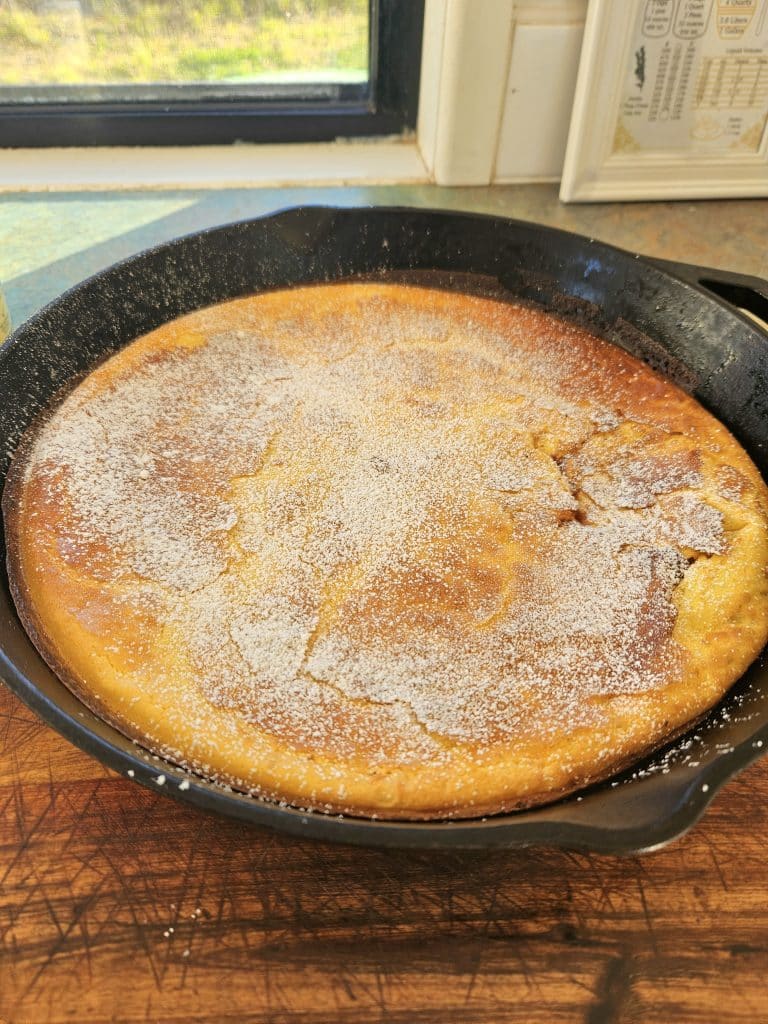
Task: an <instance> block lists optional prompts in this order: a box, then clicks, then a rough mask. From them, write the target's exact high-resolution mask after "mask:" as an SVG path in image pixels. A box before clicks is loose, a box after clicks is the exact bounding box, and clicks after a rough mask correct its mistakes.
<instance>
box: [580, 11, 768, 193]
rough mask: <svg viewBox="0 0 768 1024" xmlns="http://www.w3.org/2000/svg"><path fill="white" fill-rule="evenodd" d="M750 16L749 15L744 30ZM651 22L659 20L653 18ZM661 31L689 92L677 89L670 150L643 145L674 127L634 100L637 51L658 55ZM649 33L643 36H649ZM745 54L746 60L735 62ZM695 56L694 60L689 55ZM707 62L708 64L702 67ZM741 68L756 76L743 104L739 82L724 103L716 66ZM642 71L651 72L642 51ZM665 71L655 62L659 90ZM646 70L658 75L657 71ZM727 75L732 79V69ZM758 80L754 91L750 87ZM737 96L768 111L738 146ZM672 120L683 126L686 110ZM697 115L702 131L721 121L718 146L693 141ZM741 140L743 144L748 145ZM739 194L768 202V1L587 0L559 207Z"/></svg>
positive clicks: (714, 142) (712, 142)
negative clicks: (639, 137)
mask: <svg viewBox="0 0 768 1024" xmlns="http://www.w3.org/2000/svg"><path fill="white" fill-rule="evenodd" d="M745 11H746V15H750V17H749V19H748V20H747V21H746V24H745V17H746V15H745ZM729 12H730V13H729ZM694 15H695V17H696V18H697V19H698V24H697V25H693V23H692V22H691V21H690V20H689V22H688V23H686V22H685V20H684V19H685V18H686V17H689V18H692V17H694ZM651 16H653V18H655V19H656V20H655V21H653V20H649V18H651ZM729 18H730V19H732V20H730V21H729V20H728V19H729ZM739 18H740V19H741V20H740V21H739ZM705 22H706V23H705ZM692 25H693V27H692ZM702 26H703V27H702ZM649 30H650V33H651V34H650V36H649V35H648V34H647V33H648V32H649ZM664 32H666V35H667V36H668V44H669V47H670V50H669V52H670V53H674V52H675V51H676V52H677V54H678V62H679V64H680V68H679V73H678V81H679V80H680V78H681V77H682V75H683V71H684V67H683V64H682V62H683V61H687V63H688V80H689V85H688V92H687V94H686V92H685V89H681V90H680V91H681V92H682V94H683V96H684V97H686V98H685V102H686V103H687V106H688V109H687V111H686V112H684V114H683V116H682V122H681V128H683V129H684V130H681V131H680V132H679V137H680V145H677V144H675V145H674V146H673V145H670V141H669V139H670V136H669V135H667V139H666V142H665V143H664V145H663V146H661V147H655V146H654V145H653V144H648V142H647V137H648V136H653V135H654V132H655V133H656V134H657V135H658V134H659V133H660V132H663V131H664V130H668V129H670V128H671V125H667V126H666V129H665V128H660V127H659V126H658V125H657V124H655V123H654V124H649V121H650V114H649V109H648V99H647V94H646V98H645V99H644V100H642V102H641V101H640V100H638V99H636V97H637V96H639V95H640V93H639V90H640V89H642V87H643V85H644V84H645V83H644V82H641V81H640V77H639V75H638V70H637V65H638V59H639V58H638V54H639V51H640V48H641V46H642V45H644V44H645V42H647V43H648V49H649V50H651V51H652V52H653V53H656V54H657V55H658V54H659V47H660V46H661V45H662V43H661V42H660V41H659V40H660V38H661V34H662V33H664ZM686 32H687V33H688V34H686ZM643 33H646V36H645V38H643ZM692 33H698V34H697V35H695V34H692ZM729 33H730V35H729ZM664 45H666V44H664ZM707 47H709V50H710V54H711V53H712V52H715V51H716V52H718V53H720V54H722V55H721V56H715V57H712V56H709V57H707V56H706V55H705V51H706V48H707ZM713 47H714V51H713ZM718 47H719V50H718ZM740 50H741V52H742V54H743V57H742V58H739V51H740ZM689 51H690V53H691V54H693V56H690V57H689ZM680 54H683V56H682V57H680ZM705 60H709V61H710V64H709V65H706V66H705V64H704V61H705ZM739 60H740V61H741V66H745V67H746V66H747V65H746V64H745V63H744V62H745V61H748V62H749V63H748V67H749V73H750V74H751V75H752V76H753V78H752V79H750V91H749V94H748V96H747V99H743V98H742V99H741V100H740V99H739V97H740V93H739V91H738V88H739V87H738V83H737V85H736V86H735V87H734V88H732V89H731V91H730V92H728V93H726V94H724V95H723V96H721V93H723V89H722V88H721V87H720V85H718V84H717V82H715V79H714V77H713V76H714V75H715V70H716V71H717V74H719V75H720V80H719V81H720V83H722V80H723V78H722V72H721V71H720V67H721V66H724V67H725V68H726V69H732V67H733V64H734V62H738V61H739ZM713 61H715V62H717V61H720V63H719V64H717V63H713ZM728 62H730V63H728ZM755 62H757V63H755ZM642 63H643V64H645V50H644V51H643V55H642ZM633 68H634V71H633ZM660 68H661V58H660V57H659V63H658V65H657V68H656V71H657V74H656V79H655V82H658V78H659V77H660V75H661V71H660ZM710 68H711V69H712V70H711V71H710V70H709V69H710ZM755 69H757V72H756V74H757V77H755ZM650 71H651V73H653V68H651V69H650ZM643 72H644V69H643ZM727 73H728V74H732V71H731V70H728V72H727ZM633 74H634V75H635V77H636V81H637V83H638V84H636V85H635V86H633V85H632V84H631V76H632V75H633ZM666 74H667V75H668V76H669V74H670V72H669V71H667V72H666ZM643 77H644V76H643ZM710 79H711V81H710ZM753 80H754V82H756V83H757V84H756V85H755V86H754V88H752V84H753ZM729 81H731V79H729ZM744 81H746V74H745V77H744ZM716 85H717V91H715V86H716ZM729 88H730V87H729ZM633 89H635V96H633V94H632V93H633ZM707 90H709V91H707ZM763 94H765V98H764V100H763ZM734 97H735V100H734V102H736V103H737V104H738V103H739V102H741V109H742V111H743V107H744V103H745V102H746V103H749V102H753V101H755V100H756V102H757V103H758V104H760V106H761V107H762V104H763V102H764V103H765V113H766V117H765V118H764V119H763V122H762V128H761V129H760V128H759V121H756V122H755V124H754V125H753V126H751V132H752V134H751V135H749V133H747V132H745V133H744V134H743V135H742V136H741V137H738V138H737V139H736V141H734V140H733V139H731V138H730V137H729V134H728V133H730V134H733V132H734V131H736V128H734V127H733V126H734V125H737V123H738V116H736V115H737V114H738V111H737V110H736V109H735V108H734V111H733V112H732V111H730V110H728V109H726V108H727V104H728V103H729V102H731V99H732V98H734ZM707 103H709V104H710V106H712V105H713V104H715V105H716V108H717V109H715V106H712V111H711V116H710V115H709V114H708V113H707V111H706V109H705V108H706V104H707ZM633 104H634V106H633ZM643 104H644V106H643ZM641 107H642V108H643V109H642V110H641V109H640V108H641ZM731 113H732V114H733V117H732V118H731V120H730V121H728V123H727V124H726V128H725V129H723V124H724V123H725V121H727V117H726V115H729V114H731ZM753 113H754V111H752V114H753ZM675 114H676V115H677V117H678V119H679V115H680V109H677V110H676V111H675ZM700 115H701V116H700ZM694 116H695V117H696V118H698V120H697V121H696V125H698V124H701V123H704V124H705V126H706V123H707V118H709V121H710V122H711V123H712V124H715V125H716V127H718V124H717V123H716V122H719V127H720V136H719V137H718V138H717V139H716V140H714V139H706V138H705V141H703V142H702V141H701V138H702V136H701V134H699V136H698V137H694V135H695V128H694V127H685V119H686V117H687V118H688V121H689V122H690V119H691V118H693V117H694ZM630 117H635V118H638V120H630V122H629V123H630V125H631V126H632V127H634V125H635V124H639V123H640V121H645V124H644V125H642V126H641V128H642V131H644V132H645V134H646V143H645V145H639V144H637V142H636V140H635V137H634V136H633V135H632V134H631V133H630V132H628V131H627V130H626V123H627V119H628V118H630ZM655 120H656V118H654V122H655ZM622 133H623V134H622ZM741 139H746V140H747V141H746V142H744V143H742V142H741ZM617 140H618V141H617ZM737 196H768V0H751V2H750V0H741V3H739V2H737V0H621V2H620V3H619V2H616V0H589V7H588V10H587V19H586V24H585V28H584V41H583V45H582V52H581V60H580V63H579V74H578V79H577V83H576V91H575V95H574V104H573V111H572V115H571V123H570V129H569V134H568V144H567V148H566V155H565V163H564V167H563V175H562V179H561V187H560V198H561V200H562V201H563V202H594V201H611V200H642V199H703V198H716V197H718V198H719V197H737Z"/></svg>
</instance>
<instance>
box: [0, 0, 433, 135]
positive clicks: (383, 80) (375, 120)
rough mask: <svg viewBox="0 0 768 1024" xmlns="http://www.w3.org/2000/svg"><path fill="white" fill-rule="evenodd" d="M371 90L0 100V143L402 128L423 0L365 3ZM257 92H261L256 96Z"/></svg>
mask: <svg viewBox="0 0 768 1024" xmlns="http://www.w3.org/2000/svg"><path fill="white" fill-rule="evenodd" d="M370 11H371V19H370V42H369V46H370V79H369V83H370V89H369V90H368V89H367V88H366V87H363V86H357V85H354V84H352V85H341V86H339V89H338V93H337V96H336V97H334V98H332V99H327V100H322V99H318V98H317V89H314V90H313V89H312V87H311V86H309V87H308V89H307V92H306V93H305V94H304V95H302V93H301V90H297V89H296V88H292V89H291V90H290V92H291V95H290V96H288V97H287V98H285V99H275V98H274V94H275V86H273V85H269V86H265V87H263V88H261V89H259V88H258V87H257V95H256V97H249V98H248V99H242V98H237V99H208V100H195V99H189V100H178V101H172V100H170V101H169V100H142V101H131V100H127V101H121V102H108V101H105V102H96V103H94V102H59V103H43V102H41V103H34V104H30V103H26V104H24V103H0V146H3V147H9V148H17V147H24V148H26V147H30V148H42V147H54V146H200V145H223V144H231V143H234V142H248V143H285V142H331V141H334V140H336V139H339V138H358V137H370V136H377V135H378V136H387V135H390V136H391V135H403V134H407V133H410V132H412V131H413V129H414V128H415V125H416V115H417V110H418V97H419V81H420V73H421V46H422V33H423V26H424V0H370ZM258 92H261V94H262V96H263V98H262V99H259V98H258Z"/></svg>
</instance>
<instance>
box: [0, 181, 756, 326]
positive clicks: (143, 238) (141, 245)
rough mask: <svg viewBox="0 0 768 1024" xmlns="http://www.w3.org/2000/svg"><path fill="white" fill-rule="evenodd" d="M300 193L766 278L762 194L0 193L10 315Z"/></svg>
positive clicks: (1, 263) (314, 200)
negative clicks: (473, 215) (465, 218)
mask: <svg viewBox="0 0 768 1024" xmlns="http://www.w3.org/2000/svg"><path fill="white" fill-rule="evenodd" d="M304 204H321V205H333V206H356V205H395V206H401V205H405V206H421V207H430V206H431V207H441V208H445V209H452V210H469V211H475V212H479V213H492V214H496V215H500V216H507V217H518V218H521V219H523V220H531V221H537V222H539V223H542V224H550V225H553V226H556V227H560V228H564V229H566V230H569V231H576V232H579V233H581V234H586V235H589V236H590V237H593V238H599V239H601V240H602V241H606V242H611V243H612V244H614V245H618V246H620V247H622V248H625V249H629V250H631V251H633V252H639V253H643V254H645V255H652V256H661V257H665V258H667V259H674V260H682V261H687V262H691V263H698V264H700V265H704V266H712V267H721V268H728V269H731V270H737V271H741V272H742V273H748V274H755V275H757V276H759V277H764V278H768V200H763V199H744V200H709V201H697V202H675V203H604V204H590V205H571V206H565V205H563V204H562V203H560V202H559V201H558V199H557V186H556V185H522V186H495V187H491V188H441V187H439V186H436V185H412V186H376V187H350V188H308V187H305V188H281V189H273V188H254V189H222V190H185V191H162V192H160V191H126V192H57V193H17V194H14V193H6V194H5V195H3V196H2V197H0V285H1V286H2V288H3V290H4V292H5V296H6V300H7V303H8V307H9V310H10V314H11V320H12V322H13V324H14V325H15V326H18V325H19V324H20V323H21V322H22V321H23V320H25V319H26V318H27V317H29V316H30V315H31V314H32V313H34V312H35V311H36V310H37V309H39V308H40V307H41V306H43V305H45V304H46V303H47V302H50V301H51V300H52V299H54V298H55V297H56V296H57V295H59V294H61V292H63V291H65V290H66V289H67V288H70V287H72V285H75V284H77V283H78V282H79V281H82V280H83V279H84V278H86V277H89V276H90V275H91V274H94V273H96V272H97V271H98V270H101V269H103V268H104V267H107V266H109V265H110V264H111V263H114V262H116V261H117V260H121V259H124V258H125V257H127V256H130V255H132V254H133V253H136V252H139V251H140V250H142V249H146V248H148V247H149V246H152V245H156V244H157V243H158V242H164V241H167V240H168V239H171V238H176V237H178V236H180V235H184V234H188V233H190V232H192V231H197V230H199V229H201V228H207V227H213V226H215V225H217V224H226V223H228V222H230V221H234V220H241V219H244V218H249V217H258V216H261V215H263V214H267V213H270V212H273V211H275V210H279V209H282V208H284V207H287V206H296V205H304Z"/></svg>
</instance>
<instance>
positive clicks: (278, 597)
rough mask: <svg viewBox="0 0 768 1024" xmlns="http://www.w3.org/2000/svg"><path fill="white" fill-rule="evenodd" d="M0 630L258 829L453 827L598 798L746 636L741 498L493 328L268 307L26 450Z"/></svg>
mask: <svg viewBox="0 0 768 1024" xmlns="http://www.w3.org/2000/svg"><path fill="white" fill-rule="evenodd" d="M3 502H4V513H5V519H6V532H7V539H8V549H9V569H10V579H11V585H12V589H13V593H14V597H15V600H16V604H17V608H18V611H19V615H20V616H21V619H22V621H23V623H24V625H25V627H26V629H27V631H28V633H29V634H30V636H31V637H32V639H33V640H34V642H35V644H36V645H37V647H38V649H39V651H40V652H41V654H42V655H43V657H44V658H45V659H46V660H47V661H48V663H49V664H50V665H51V666H52V667H53V669H54V670H55V671H56V672H57V673H58V675H59V676H60V678H61V679H62V680H63V681H64V682H65V683H66V684H67V685H68V686H69V687H70V688H71V689H72V690H73V691H74V692H75V693H76V694H77V695H78V697H80V698H81V699H82V700H83V701H84V702H85V703H86V704H87V705H88V706H89V707H90V708H91V709H93V710H94V711H95V712H96V713H97V714H99V715H100V716H102V717H103V718H105V719H106V720H108V721H109V722H110V723H112V724H113V725H114V726H116V727H117V728H118V729H120V730H121V731H122V732H123V733H125V734H126V735H128V736H129V737H131V738H132V739H134V740H136V741H137V742H138V743H140V744H141V745H143V746H144V747H145V748H146V749H147V750H149V751H150V752H152V753H154V754H156V755H160V756H162V757H164V758H167V759H169V760H170V761H172V762H174V763H176V764H178V765H181V766H183V767H186V768H188V769H190V770H191V771H193V772H196V773H198V774H200V775H203V776H205V777H206V778H209V779H213V780H216V781H219V782H222V783H225V784H228V785H230V786H232V787H235V788H237V789H239V790H242V791H244V792H247V793H251V794H253V795H254V796H259V797H262V798H265V799H270V800H276V801H284V802H287V803H290V804H293V805H296V806H300V807H308V808H313V809H316V810H323V811H329V812H334V813H344V814H351V815H360V816H378V817H382V818H384V817H386V818H402V819H425V818H446V817H455V818H460V817H473V816H478V815H486V814H492V813H497V812H501V811H506V810H511V809H515V808H520V807H525V806H530V805H532V804H537V803H542V802H545V801H549V800H553V799H556V798H557V797H559V796H561V795H563V794H566V793H568V792H571V791H573V790H574V789H577V788H579V787H582V786H585V785H586V784H588V783H590V782H592V781H595V780H598V779H602V778H604V777H606V776H607V775H609V774H611V773H613V772H615V771H617V770H618V769H620V768H622V767H623V766H626V765H627V764H629V763H631V762H632V761H634V760H636V759H637V758H639V757H640V756H641V755H643V754H645V753H646V752H648V751H650V750H652V749H654V748H656V747H658V746H659V745H660V744H662V743H663V742H664V741H666V740H667V739H669V738H671V737H673V736H675V735H677V734H678V733H680V732H681V731H682V730H684V729H685V728H686V726H687V725H688V724H690V723H692V722H693V721H695V720H696V719H698V718H699V717H701V716H702V715H703V714H704V713H705V712H706V711H707V710H708V709H709V708H710V707H712V705H713V704H715V703H716V702H717V701H718V700H719V699H720V697H721V696H722V695H723V694H724V693H725V691H726V690H727V689H728V688H729V686H730V685H731V684H732V683H733V682H734V680H736V679H737V678H738V677H739V676H740V675H741V673H742V672H743V671H744V670H745V669H746V668H747V666H748V665H749V664H750V662H751V661H752V660H753V659H754V658H755V657H756V656H757V654H758V653H759V651H760V649H761V648H762V646H763V644H764V643H765V640H766V636H767V635H768V581H767V579H766V565H767V564H768V526H767V524H768V494H767V492H766V488H765V486H764V484H763V482H762V480H761V478H760V476H759V474H758V472H757V470H756V468H755V467H754V465H753V464H752V462H751V461H750V459H749V457H748V456H747V454H746V453H745V452H744V451H743V449H742V448H741V447H740V446H739V444H738V443H737V442H736V441H735V440H734V438H733V437H732V436H731V435H730V434H729V433H728V431H727V430H726V428H725V427H724V426H722V425H721V424H720V423H719V422H718V421H717V420H715V419H714V418H713V417H712V416H711V415H710V414H709V413H708V412H706V411H705V410H704V409H703V408H702V407H701V406H700V405H698V404H697V403H696V402H695V401H694V400H693V399H692V398H691V397H689V396H688V395H687V394H685V393H684V392H683V391H682V390H680V389H679V388H677V387H676V386H674V385H673V384H672V383H670V382H668V381H667V380H666V379H664V378H663V377H662V376H660V375H659V374H658V373H656V372H655V371H653V370H652V369H650V368H649V367H648V366H646V365H645V364H643V363H641V362H640V361H638V360H637V359H635V358H634V357H633V356H631V355H629V354H627V353H626V352H624V351H623V350H622V349H620V348H618V347H617V346H615V345H612V344H610V343H608V342H606V341H603V340H601V339H599V338H597V337H596V336H594V335H592V334H591V333H589V332H588V331H587V330H585V329H584V328H582V327H580V326H576V325H575V324H573V323H570V322H568V321H566V320H563V319H560V318H558V317H556V316H554V315H552V314H549V313H547V312H544V311H541V310H539V309H537V308H533V307H531V306H527V305H524V304H520V303H516V302H512V301H508V300H505V299H502V298H500V297H498V296H496V297H493V296H488V295H478V294H467V293H460V292H453V291H450V290H443V289H440V288H436V287H422V286H415V285H410V284H405V283H393V282H372V281H370V282H347V283H336V284H328V285H314V286H306V287H297V288H293V289H290V290H284V291H274V292H269V293H265V294H260V295H256V296H252V297H248V298H242V299H237V300H233V301H229V302H226V303H222V304H221V305H218V306H213V307H209V308H206V309H202V310H199V311H197V312H194V313H190V314H189V315H187V316H184V317H182V318H180V319H178V320H175V321H173V322H171V323H168V324H165V325H164V326H162V327H160V328H158V329H157V330H155V331H153V332H152V333H150V334H147V335H145V336H144V337H142V338H140V339H138V340H137V341H135V342H133V343H132V344H130V345H128V346H127V347H126V348H124V349H122V350H121V351H119V352H118V353H117V354H115V355H113V356H112V357H111V358H109V359H107V360H106V361H105V362H104V363H102V364H101V365H100V366H98V367H97V368H96V369H94V370H93V371H92V372H91V373H90V374H89V375H88V376H87V377H86V378H84V379H83V380H82V381H81V382H80V383H79V384H77V386H75V387H74V389H73V390H71V391H70V392H69V393H68V394H67V395H66V396H65V397H64V398H63V399H62V400H60V401H59V402H58V403H57V404H56V405H55V407H54V408H52V409H51V410H49V411H48V412H47V413H45V414H44V415H43V416H41V417H40V420H39V422H38V423H37V424H35V426H34V427H33V428H32V429H31V430H30V431H29V432H28V434H27V435H26V436H25V438H24V439H23V441H22V443H21V445H20V447H19V449H18V451H17V453H16V456H15V458H14V461H13V464H12V469H11V473H10V476H9V482H8V485H7V488H6V492H5V494H4V499H3Z"/></svg>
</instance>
